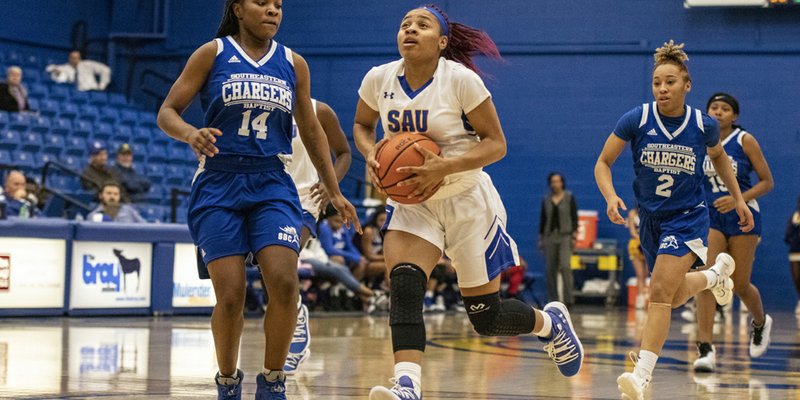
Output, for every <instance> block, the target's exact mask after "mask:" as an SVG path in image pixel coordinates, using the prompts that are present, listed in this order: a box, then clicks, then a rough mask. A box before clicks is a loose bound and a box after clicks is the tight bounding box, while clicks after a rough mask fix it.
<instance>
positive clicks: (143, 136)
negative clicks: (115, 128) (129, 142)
mask: <svg viewBox="0 0 800 400" xmlns="http://www.w3.org/2000/svg"><path fill="white" fill-rule="evenodd" d="M152 135H153V133H152V131H151V130H150V129H147V128H136V129H134V130H133V142H134V143H141V144H145V145H146V144H147V143H150V139H152Z"/></svg>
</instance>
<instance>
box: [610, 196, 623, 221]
mask: <svg viewBox="0 0 800 400" xmlns="http://www.w3.org/2000/svg"><path fill="white" fill-rule="evenodd" d="M620 208H621V209H623V210H626V211H627V210H628V207H626V206H625V202H624V201H622V199H620V198H619V196H614V197H612V198H610V199H608V206H607V207H606V215H608V219H610V220H611V222H613V223H615V224H617V225H625V218H622V215H621V214H620V213H619V209H620Z"/></svg>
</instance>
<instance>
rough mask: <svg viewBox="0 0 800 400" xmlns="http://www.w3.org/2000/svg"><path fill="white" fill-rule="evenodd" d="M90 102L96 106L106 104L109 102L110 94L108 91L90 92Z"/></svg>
mask: <svg viewBox="0 0 800 400" xmlns="http://www.w3.org/2000/svg"><path fill="white" fill-rule="evenodd" d="M89 103H91V104H94V105H96V106H104V105H106V104H108V94H107V93H106V92H98V91H92V92H89Z"/></svg>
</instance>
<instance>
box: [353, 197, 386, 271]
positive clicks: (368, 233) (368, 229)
mask: <svg viewBox="0 0 800 400" xmlns="http://www.w3.org/2000/svg"><path fill="white" fill-rule="evenodd" d="M384 223H386V208H385V207H378V208H376V209H375V211H374V212H373V213H372V215H371V216H370V218H369V221H368V222H367V224H366V225H364V234H362V235H360V236H359V235H358V234H356V235H355V240H354V244H355V245H356V247H357V248H358V250H359V251H361V254H363V255H364V257H366V258H367V261H368V263H367V269H366V271H365V275H366V276H379V275H381V274H383V275H384V276H385V278H386V280H387V283H388V279H389V275H388V273H387V271H386V261H385V260H384V258H383V234H382V233H381V228H382V227H383V224H384Z"/></svg>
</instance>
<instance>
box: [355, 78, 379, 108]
mask: <svg viewBox="0 0 800 400" xmlns="http://www.w3.org/2000/svg"><path fill="white" fill-rule="evenodd" d="M380 75H381V70H380V69H378V67H373V68H372V69H370V70H369V72H367V74H366V75H365V76H364V79H363V80H362V81H361V87H359V88H358V96H359V97H361V100H363V101H364V103H366V104H367V105H368V106H369V108H371V109H373V110H375V111H379V110H378V86H379V84H380V83H379V82H378V80H379V79H380Z"/></svg>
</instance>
